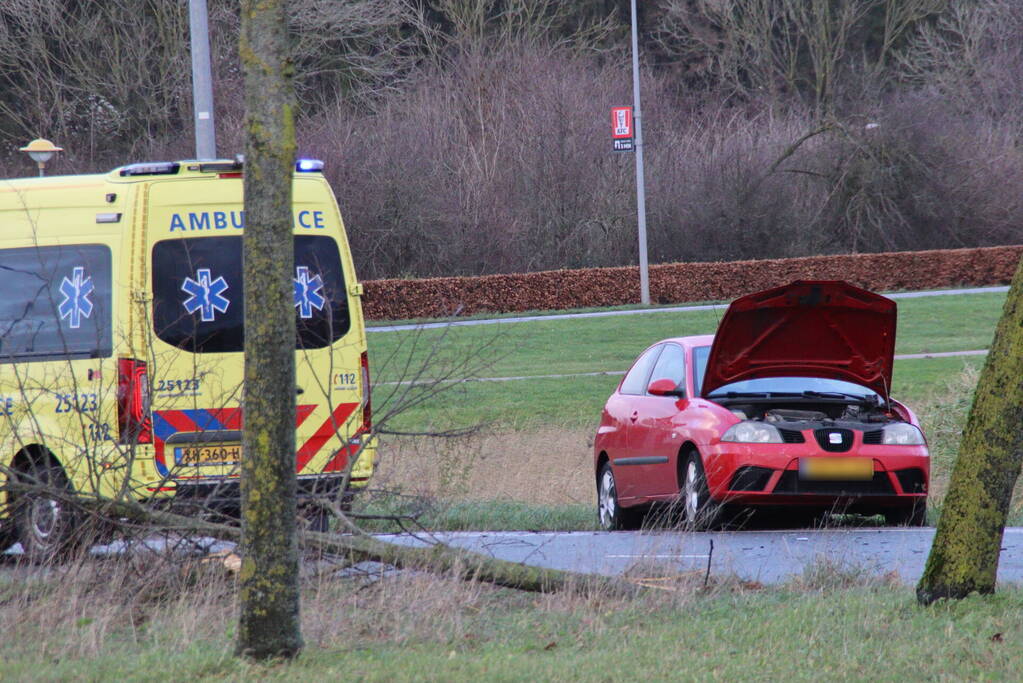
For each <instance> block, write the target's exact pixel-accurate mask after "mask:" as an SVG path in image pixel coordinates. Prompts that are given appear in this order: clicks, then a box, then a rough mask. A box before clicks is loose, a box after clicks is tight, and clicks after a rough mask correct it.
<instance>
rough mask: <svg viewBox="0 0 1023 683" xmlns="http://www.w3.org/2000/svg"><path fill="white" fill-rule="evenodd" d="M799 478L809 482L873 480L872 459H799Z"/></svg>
mask: <svg viewBox="0 0 1023 683" xmlns="http://www.w3.org/2000/svg"><path fill="white" fill-rule="evenodd" d="M799 478H800V479H806V480H809V481H863V480H870V479H873V478H874V460H873V459H872V458H800V459H799Z"/></svg>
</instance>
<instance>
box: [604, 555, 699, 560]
mask: <svg viewBox="0 0 1023 683" xmlns="http://www.w3.org/2000/svg"><path fill="white" fill-rule="evenodd" d="M604 557H609V558H612V559H616V560H617V559H636V558H639V559H644V560H706V559H707V558H708V557H710V555H645V554H640V555H604Z"/></svg>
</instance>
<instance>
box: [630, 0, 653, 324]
mask: <svg viewBox="0 0 1023 683" xmlns="http://www.w3.org/2000/svg"><path fill="white" fill-rule="evenodd" d="M631 10H632V12H631V14H632V106H633V107H635V110H636V111H635V112H634V113H633V119H634V120H635V122H636V218H637V224H638V225H637V228H638V232H639V300H640V302H641V303H642V304H643V305H644V306H649V305H650V273H649V265H648V262H647V247H646V187H645V185H644V182H643V114H642V113H641V110H640V107H639V29H638V27H637V26H636V24H637V23H638V21H637V19H636V0H632V7H631Z"/></svg>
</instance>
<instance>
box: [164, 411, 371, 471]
mask: <svg viewBox="0 0 1023 683" xmlns="http://www.w3.org/2000/svg"><path fill="white" fill-rule="evenodd" d="M358 407H359V404H358V403H339V404H338V405H337V406H336V407H335V408H334V410H333V412H332V413H331V414H330V416H329V417H328V418H327V419H326V420H325V421H324V422H323V424H321V425H320V426H319V427H318V428H317V429H316V431H315V432H313V433H312V434H311V435H310V436H309V437H308V438H307V439H306V440H305V442H303V443H302V445H301V446H299V447H298V450H297V452H296V453H295V470H296V472H302V470H303V469H304V468H305V466H306V465H308V464H309V461H310V460H312V459H313V457H314V456H315V455H316V454H317V453H319V451H320V449H321V448H323V446H324V444H326V443H327V442H328V441H329V440H330V439H331V438H332V437H333V436H335V435H337V434H340V433H343V432H342V429H343V428H344V426H345V424H346V423H347V422H348V419H349V418H350V417H351V416H352V413H354V412H355V410H356V408H358ZM316 408H317V406H316V405H315V404H306V405H298V406H295V428H296V429H299V428H300V427H301V426H302V424H303V423H304V422H305V421H306V420H307V419H308V418H309V416H310V415H312V413H313V411H315V410H316ZM241 428H242V409H241V408H191V409H186V410H154V411H153V435H154V437H155V438H154V440H153V441H154V445H155V447H156V449H155V450H156V454H155V458H154V459H155V462H156V470H157V472H159V474H160V476H161V477H167V476H170V468H169V467H168V465H167V458H166V455H165V448H164V445H165V443H166V442H167V440H168V439H169V438H170V437H172V436H173V435H175V434H177V433H179V432H189V433H193V432H208V431H218V430H230V431H237V430H240V429H241ZM357 450H358V449H357V448H353V447H352V446H347V447H345V448H342V449H341V450H340V451H339V452H338V453H337V454H336V455H335V456H334V458H333V459H332V460H331V462H330V463H328V465H327V467H326V468H324V471H325V472H339V471H343V470H344V469H345V467H347V466H348V456H349V455H350V454H352V453H355V452H356V451H357ZM171 461H172V462H173V458H171ZM175 478H176V479H200V478H202V477H201V476H187V477H186V476H175Z"/></svg>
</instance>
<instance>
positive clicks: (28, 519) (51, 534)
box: [14, 457, 85, 564]
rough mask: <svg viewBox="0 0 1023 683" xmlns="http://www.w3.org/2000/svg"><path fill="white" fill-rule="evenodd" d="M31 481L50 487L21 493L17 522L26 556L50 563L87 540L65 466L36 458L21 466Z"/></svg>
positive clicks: (58, 559)
mask: <svg viewBox="0 0 1023 683" xmlns="http://www.w3.org/2000/svg"><path fill="white" fill-rule="evenodd" d="M18 469H19V471H20V473H21V474H22V475H23V476H24V477H25V478H26V481H27V482H28V483H30V484H31V483H33V482H35V483H37V484H39V485H40V486H44V487H46V488H48V489H51V490H52V491H53V492H54V493H53V494H48V493H47V492H45V491H39V492H32V493H28V494H21V495H19V496H18V497H17V498H16V499H15V502H14V522H15V528H16V530H17V537H18V541H20V542H21V548H22V550H23V551H24V553H25V555H24V556H25V559H27V560H28V561H29V562H32V563H33V564H48V563H53V562H60V561H62V560H65V559H68V558H69V557H70V556H72V555H73V554H74V553H75V552H76V551H78V550H79V549H81V547H82V546H83V545H84V543H85V539H84V538H83V535H82V534H81V533H80V531H81V529H79V528H78V527H79V526H80V525H79V523H78V522H79V514H77V513H76V511H75V509H74V506H73V503H72V502H71V501H70V496H71V495H72V494H73V493H74V490H73V489H72V487H71V482H69V481H68V478H67V475H66V474H64V469H63V468H62V467H61V466H60V465H59V464H58V463H56V462H54V461H53V460H51V459H49V458H46V457H33V458H29V459H27V460H26V461H23V462H22V463H21V465H20V466H19V467H18Z"/></svg>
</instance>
